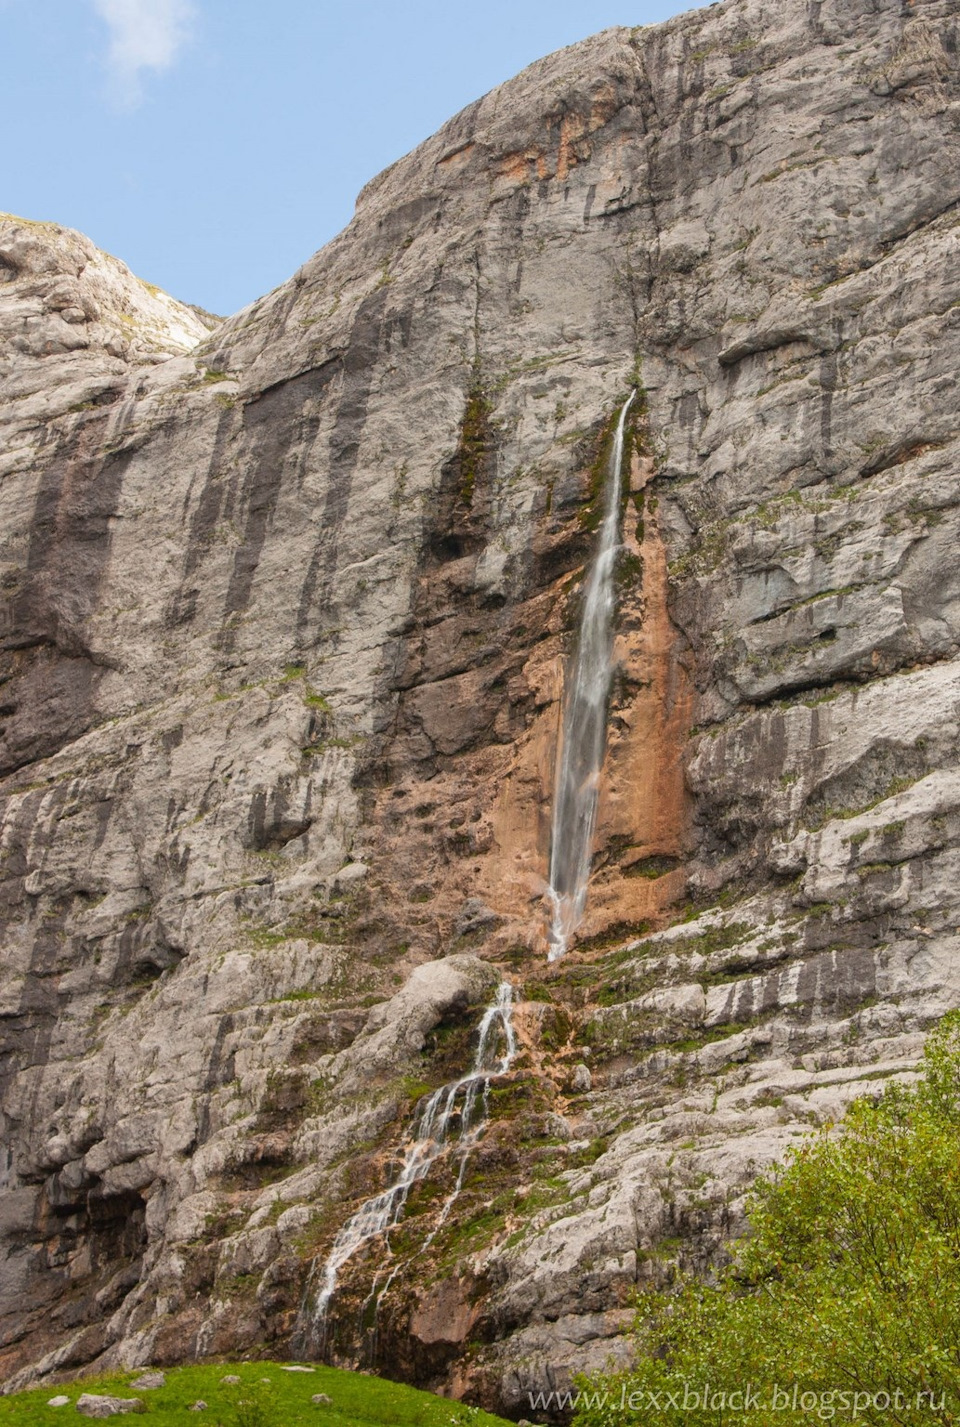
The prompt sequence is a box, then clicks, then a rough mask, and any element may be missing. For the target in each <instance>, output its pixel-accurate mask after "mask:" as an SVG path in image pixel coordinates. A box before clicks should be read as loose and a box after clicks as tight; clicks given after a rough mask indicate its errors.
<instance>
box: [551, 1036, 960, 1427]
mask: <svg viewBox="0 0 960 1427" xmlns="http://www.w3.org/2000/svg"><path fill="white" fill-rule="evenodd" d="M748 1220H749V1225H750V1231H749V1233H748V1235H747V1236H746V1237H745V1238H744V1239H743V1240H742V1241H741V1242H740V1243H739V1244H738V1245H736V1247H735V1249H734V1253H733V1259H732V1263H731V1265H730V1267H729V1268H728V1269H727V1270H726V1271H725V1272H724V1273H722V1274H721V1275H720V1276H719V1278H718V1280H717V1282H715V1283H714V1284H709V1285H708V1284H704V1283H702V1282H697V1281H694V1280H691V1279H686V1280H683V1281H682V1282H681V1283H680V1284H679V1285H678V1286H677V1287H676V1288H675V1289H674V1290H672V1291H668V1290H651V1291H649V1292H645V1293H643V1294H641V1299H640V1305H639V1311H638V1316H637V1327H636V1334H637V1344H636V1345H637V1364H636V1366H635V1368H634V1369H633V1370H631V1371H629V1372H626V1373H622V1374H620V1375H614V1376H612V1377H602V1378H597V1379H593V1380H591V1381H586V1382H581V1383H580V1384H579V1386H580V1388H581V1389H582V1392H581V1399H580V1404H581V1405H580V1407H579V1410H578V1412H577V1415H576V1418H575V1421H576V1423H577V1427H611V1425H612V1424H613V1423H622V1422H624V1421H628V1420H637V1421H642V1422H644V1423H678V1424H679V1423H683V1424H685V1427H700V1424H703V1427H706V1424H710V1427H722V1424H725V1423H731V1422H734V1421H735V1422H737V1423H744V1424H746V1423H749V1424H750V1427H792V1424H795V1423H809V1422H810V1421H811V1420H814V1421H830V1420H833V1419H837V1420H851V1421H852V1420H857V1421H859V1422H861V1423H871V1424H873V1423H876V1424H880V1423H886V1424H893V1423H905V1424H915V1423H916V1424H919V1423H925V1424H931V1423H953V1422H957V1421H960V1013H957V1012H953V1013H951V1014H950V1015H948V1016H946V1017H945V1018H944V1019H943V1021H942V1022H941V1023H940V1025H939V1027H938V1028H937V1030H936V1031H935V1032H934V1033H933V1034H932V1035H931V1037H930V1039H929V1041H928V1043H927V1048H926V1052H925V1056H924V1063H923V1069H922V1075H921V1077H920V1079H919V1081H918V1082H917V1083H916V1085H915V1086H913V1087H907V1086H903V1085H900V1084H892V1085H890V1086H888V1088H887V1090H886V1093H885V1094H884V1095H883V1096H882V1098H881V1099H880V1100H879V1101H877V1102H876V1103H874V1102H872V1101H870V1100H867V1099H864V1100H859V1101H857V1102H856V1103H855V1104H854V1105H852V1106H851V1107H850V1109H849V1111H848V1113H847V1115H846V1117H845V1119H844V1121H843V1123H842V1124H841V1125H840V1126H839V1127H838V1128H835V1129H831V1127H826V1128H825V1129H824V1130H823V1131H821V1132H820V1133H818V1134H816V1135H814V1136H811V1137H810V1138H809V1139H807V1140H805V1142H804V1143H803V1144H802V1145H801V1146H800V1147H799V1148H797V1149H795V1150H793V1151H792V1152H791V1153H790V1154H789V1155H788V1157H787V1160H786V1162H785V1163H784V1164H783V1165H782V1166H781V1167H779V1168H778V1169H776V1170H775V1171H773V1172H772V1173H770V1174H769V1175H767V1176H766V1177H764V1178H762V1179H761V1180H760V1182H759V1183H758V1184H757V1186H756V1189H755V1192H754V1195H753V1198H752V1201H751V1205H750V1208H749V1211H748ZM604 1394H605V1400H602V1399H604ZM588 1395H589V1396H588ZM704 1397H705V1400H704Z"/></svg>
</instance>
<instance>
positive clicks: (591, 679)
mask: <svg viewBox="0 0 960 1427" xmlns="http://www.w3.org/2000/svg"><path fill="white" fill-rule="evenodd" d="M635 397H636V392H635V391H634V392H631V393H630V395H629V396H628V398H627V400H626V401H625V402H624V404H623V406H622V407H621V408H620V415H619V419H618V421H617V426H616V430H615V433H614V439H613V442H612V445H611V449H610V455H609V459H608V461H607V469H606V475H605V482H604V492H603V518H602V522H601V525H600V534H599V539H598V542H597V549H596V552H595V554H594V558H593V563H592V565H591V566H590V570H589V573H588V575H587V581H586V586H585V590H584V598H583V610H582V613H581V617H580V628H579V631H578V638H577V647H576V653H575V655H574V658H573V661H572V663H571V665H570V668H569V681H568V684H567V687H566V688H565V696H564V712H563V731H562V736H561V747H560V756H559V758H558V761H557V774H556V786H555V791H554V805H553V828H552V835H551V844H550V882H549V888H548V896H549V898H550V902H551V907H552V915H551V922H550V929H549V951H548V958H549V960H550V961H555V960H556V959H557V958H558V957H560V956H562V955H563V954H564V952H565V951H566V950H567V946H568V945H569V941H570V937H571V936H572V935H573V933H574V931H575V930H576V927H577V924H578V923H579V921H580V919H581V917H582V916H583V910H584V906H585V903H586V898H587V885H588V881H589V877H590V856H591V851H592V843H593V831H594V825H595V822H596V814H597V793H598V783H599V777H600V770H601V766H602V763H603V755H604V748H605V744H606V721H607V700H608V697H609V693H610V679H611V675H612V665H611V656H612V651H613V615H614V608H615V603H616V590H615V586H614V576H615V572H616V559H617V551H618V549H619V546H620V501H621V476H622V469H623V447H624V431H625V429H626V421H627V413H628V412H629V410H630V407H631V405H632V404H633V401H634V398H635ZM516 1048H517V1047H516V1035H515V1032H514V1027H513V988H512V986H511V985H510V983H509V982H507V981H503V982H501V983H500V986H499V987H498V989H497V994H496V996H495V998H494V999H493V1001H492V1002H491V1003H490V1005H489V1006H488V1007H487V1009H486V1011H485V1012H484V1014H483V1018H482V1020H481V1022H480V1026H479V1033H478V1044H477V1050H476V1054H475V1056H474V1060H473V1065H472V1066H471V1068H470V1070H469V1071H468V1072H467V1073H466V1074H465V1075H463V1076H461V1077H460V1079H459V1080H452V1081H449V1082H448V1083H447V1084H446V1085H441V1086H440V1088H439V1090H434V1092H433V1093H432V1094H431V1095H430V1096H428V1097H427V1099H425V1100H424V1101H423V1103H422V1106H421V1108H420V1111H419V1114H418V1116H417V1118H416V1120H415V1121H414V1124H413V1128H412V1131H411V1134H410V1139H409V1141H408V1144H407V1147H406V1150H405V1152H404V1156H403V1163H402V1164H401V1166H400V1170H399V1173H398V1174H397V1176H396V1178H395V1179H394V1181H393V1183H392V1184H391V1185H390V1187H389V1188H387V1189H385V1190H383V1191H382V1193H380V1194H376V1195H374V1196H372V1197H371V1198H370V1199H367V1200H366V1201H365V1202H364V1203H363V1204H361V1205H360V1208H359V1209H358V1210H357V1211H356V1213H354V1214H353V1215H352V1216H351V1217H350V1218H349V1219H348V1220H347V1222H346V1223H345V1224H344V1225H343V1226H342V1228H341V1229H340V1231H339V1233H338V1234H337V1237H336V1238H335V1239H334V1241H333V1245H332V1247H331V1249H330V1252H329V1253H328V1255H327V1258H326V1261H325V1262H324V1264H323V1267H322V1268H321V1269H319V1270H317V1267H316V1265H315V1267H314V1272H313V1273H312V1274H311V1277H310V1281H309V1283H308V1284H307V1294H306V1299H305V1302H309V1301H310V1300H311V1299H312V1298H313V1295H314V1294H315V1295H316V1297H315V1299H314V1301H313V1308H312V1311H311V1312H310V1313H309V1323H308V1325H307V1332H308V1335H309V1337H310V1339H311V1341H313V1342H314V1343H318V1344H319V1346H320V1347H321V1349H322V1347H323V1341H324V1338H325V1335H326V1320H327V1310H328V1309H329V1306H330V1302H331V1300H332V1298H333V1296H334V1294H335V1292H336V1290H337V1283H338V1280H339V1276H340V1270H341V1269H342V1268H343V1266H344V1264H346V1263H347V1261H348V1260H349V1259H351V1258H352V1257H353V1255H354V1254H355V1253H356V1252H357V1250H358V1249H359V1248H361V1247H362V1245H363V1244H365V1243H367V1242H368V1241H369V1240H370V1239H372V1238H375V1237H376V1236H377V1235H380V1234H387V1233H388V1232H389V1230H390V1229H392V1228H393V1227H394V1226H395V1225H396V1224H397V1223H398V1222H399V1220H400V1218H401V1216H402V1214H403V1210H404V1206H405V1204H406V1202H407V1198H408V1196H409V1194H410V1191H411V1189H412V1188H413V1186H414V1185H415V1184H417V1183H418V1182H419V1181H420V1180H422V1179H424V1178H425V1177H426V1176H427V1174H428V1173H429V1172H430V1170H431V1168H432V1167H433V1165H434V1164H435V1163H436V1161H437V1160H438V1159H439V1158H440V1156H441V1155H442V1154H444V1153H445V1152H446V1151H447V1150H448V1149H449V1150H451V1151H452V1152H453V1153H455V1154H457V1155H459V1157H460V1163H459V1166H458V1170H457V1176H456V1180H455V1182H454V1187H453V1189H452V1190H451V1191H450V1193H449V1195H448V1196H447V1198H446V1200H445V1201H444V1203H443V1205H442V1207H441V1209H440V1213H439V1216H438V1218H437V1220H436V1223H435V1224H434V1227H433V1229H432V1230H431V1232H430V1233H429V1234H428V1235H427V1237H426V1239H425V1240H424V1243H423V1244H422V1245H421V1248H420V1250H419V1252H421V1253H422V1252H423V1251H424V1250H425V1249H426V1248H427V1247H428V1246H429V1245H430V1243H432V1241H433V1239H434V1238H435V1237H436V1235H437V1234H438V1232H439V1231H440V1228H441V1227H442V1225H443V1224H444V1222H445V1221H446V1219H447V1216H448V1215H449V1213H450V1210H451V1209H452V1207H453V1205H454V1203H455V1201H456V1199H457V1196H458V1195H459V1193H460V1190H461V1188H462V1186H463V1181H464V1176H465V1174H466V1169H467V1164H468V1162H469V1159H470V1153H471V1150H472V1149H473V1147H474V1145H475V1144H476V1143H477V1141H478V1139H479V1138H480V1136H481V1134H482V1132H483V1128H484V1126H485V1124H486V1120H487V1112H488V1099H489V1090H490V1080H491V1078H492V1077H493V1076H495V1075H505V1074H506V1073H507V1071H509V1069H510V1067H511V1065H512V1063H513V1059H514V1056H515V1055H516ZM398 1268H399V1264H397V1265H395V1266H394V1268H393V1269H392V1270H391V1272H390V1273H389V1275H388V1277H387V1280H386V1283H385V1284H384V1287H383V1289H382V1290H381V1291H380V1293H379V1295H377V1288H376V1280H374V1287H373V1289H372V1290H371V1293H370V1296H369V1298H368V1299H367V1303H366V1304H365V1305H364V1306H365V1307H366V1306H368V1305H369V1304H370V1302H371V1301H373V1302H374V1309H375V1310H376V1305H377V1303H378V1302H379V1301H380V1300H382V1298H383V1297H384V1295H385V1293H386V1291H387V1289H388V1288H389V1286H390V1284H391V1283H392V1281H393V1279H394V1277H395V1275H396V1273H397V1270H398Z"/></svg>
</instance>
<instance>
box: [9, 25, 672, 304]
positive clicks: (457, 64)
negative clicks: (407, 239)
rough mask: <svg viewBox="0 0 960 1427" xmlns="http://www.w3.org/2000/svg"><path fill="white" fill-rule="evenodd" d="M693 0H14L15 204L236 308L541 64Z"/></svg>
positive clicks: (181, 287)
mask: <svg viewBox="0 0 960 1427" xmlns="http://www.w3.org/2000/svg"><path fill="white" fill-rule="evenodd" d="M685 8H689V6H688V5H684V4H683V3H682V0H681V3H677V0H593V3H587V0H482V3H479V4H470V5H458V4H457V3H456V0H448V2H447V3H440V0H399V3H398V0H393V3H383V0H353V3H352V4H350V3H337V4H333V3H330V0H273V3H272V4H264V3H263V0H0V34H2V44H0V87H2V92H3V94H4V98H5V104H4V109H5V113H6V115H7V126H6V133H5V142H4V144H3V146H2V159H0V174H2V178H3V182H2V185H0V209H3V210H6V211H8V212H12V213H18V214H21V215H23V216H24V217H28V218H41V219H51V220H53V221H55V222H58V223H64V224H67V225H69V226H70V227H74V228H79V229H81V231H83V232H85V233H87V234H88V235H89V236H90V237H91V238H92V239H93V240H94V242H96V243H98V244H99V245H100V246H101V247H102V248H106V249H107V251H108V252H111V253H114V254H116V256H117V257H120V258H123V260H124V261H125V262H127V263H129V265H130V266H131V267H132V268H133V270H134V271H135V272H136V273H138V274H139V275H140V276H141V277H143V278H145V279H147V280H148V281H149V282H155V283H158V284H159V285H160V286H161V287H164V288H166V289H167V291H168V292H172V293H173V294H174V295H175V296H176V297H179V298H182V299H183V300H184V301H187V302H195V303H198V304H200V305H201V306H203V307H206V308H209V309H210V310H211V311H214V312H220V313H223V314H226V313H230V312H233V311H235V310H236V309H237V308H239V307H242V306H243V305H244V304H245V303H247V302H251V301H252V300H253V299H254V298H255V297H257V296H258V295H260V294H261V293H263V292H266V291H268V290H269V289H270V288H271V287H274V286H276V285H277V284H278V283H280V282H283V281H284V280H285V279H286V278H287V277H289V276H290V274H291V273H292V272H293V271H294V270H295V269H296V268H297V267H298V266H299V264H300V263H301V262H303V261H304V259H306V258H307V257H309V255H310V254H311V253H312V252H314V251H315V250H316V249H317V248H319V247H321V246H322V245H323V244H324V243H325V242H326V241H327V240H328V239H329V238H331V237H332V236H333V235H334V234H335V233H336V232H338V231H339V229H341V228H342V227H343V226H344V224H345V223H346V222H347V221H348V220H349V218H350V215H351V213H352V211H353V202H354V198H355V197H356V194H357V191H358V190H359V189H360V188H361V187H362V185H363V184H364V183H365V182H366V181H367V180H368V179H369V178H371V177H372V176H373V175H374V174H375V173H377V172H379V170H380V169H382V168H384V167H385V166H386V165H387V164H389V163H392V162H393V160H394V159H396V158H399V157H400V155H401V154H403V153H406V151H407V150H408V149H410V148H412V147H413V146H414V145H415V144H417V143H419V142H420V140H421V139H424V138H426V137H427V135H429V134H431V133H432V132H433V131H434V129H436V128H437V127H438V126H439V125H440V124H442V123H443V121H444V120H445V119H447V118H448V117H449V116H450V115H451V114H453V113H455V112H456V111H457V110H458V109H461V108H463V106H464V105H465V104H468V103H470V101H471V100H473V99H475V98H477V97H478V96H479V95H481V94H483V93H485V92H486V91H487V90H488V89H491V88H492V87H493V86H494V85H495V84H499V83H500V81H501V80H504V79H507V78H509V77H510V75H512V74H515V73H516V72H517V71H518V70H520V69H522V68H523V66H524V65H526V64H529V63H530V62H531V61H532V60H534V59H537V58H539V56H541V55H544V54H547V53H549V52H550V51H551V50H554V49H559V48H560V47H561V46H562V45H566V44H571V43H573V41H575V40H578V39H583V38H584V37H585V36H587V35H590V34H593V33H594V32H595V31H597V30H601V29H603V28H605V27H606V26H608V25H639V24H650V23H653V22H654V21H656V20H661V19H665V18H666V17H667V16H669V15H672V14H676V13H677V12H678V11H679V10H681V9H685Z"/></svg>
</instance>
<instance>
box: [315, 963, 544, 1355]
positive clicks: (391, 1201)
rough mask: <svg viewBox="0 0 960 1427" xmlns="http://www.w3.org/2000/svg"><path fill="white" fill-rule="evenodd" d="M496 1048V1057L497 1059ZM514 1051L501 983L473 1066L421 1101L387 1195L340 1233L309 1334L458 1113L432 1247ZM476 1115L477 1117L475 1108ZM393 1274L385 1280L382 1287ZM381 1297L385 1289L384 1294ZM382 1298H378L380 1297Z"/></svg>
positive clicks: (398, 1211) (508, 1003)
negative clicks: (451, 1179) (497, 1079)
mask: <svg viewBox="0 0 960 1427" xmlns="http://www.w3.org/2000/svg"><path fill="white" fill-rule="evenodd" d="M501 1043H502V1051H501V1053H500V1054H499V1055H498V1050H500V1047H501ZM516 1051H517V1041H516V1033H515V1031H514V1028H513V987H512V986H511V985H510V983H509V982H507V981H503V982H501V984H500V986H499V987H498V988H497V994H496V996H495V997H494V999H493V1001H491V1003H490V1005H489V1006H488V1007H487V1009H486V1010H485V1011H484V1013H483V1019H482V1020H481V1022H480V1027H479V1041H478V1044H477V1051H476V1055H475V1056H474V1058H473V1065H472V1067H471V1068H470V1070H469V1071H468V1072H467V1074H466V1075H462V1076H461V1077H460V1079H459V1080H452V1081H450V1082H449V1083H448V1084H447V1085H441V1087H440V1089H439V1090H435V1091H434V1092H433V1094H432V1095H430V1096H429V1098H428V1099H427V1100H426V1102H425V1103H424V1105H423V1108H422V1110H421V1111H420V1114H419V1116H418V1117H417V1120H416V1122H415V1124H414V1127H413V1134H412V1137H411V1140H410V1143H409V1145H408V1146H407V1151H406V1154H405V1155H404V1158H403V1164H402V1165H401V1168H400V1173H399V1174H398V1175H397V1178H396V1179H395V1180H394V1182H393V1184H392V1185H391V1186H390V1187H389V1189H385V1190H384V1191H383V1193H382V1194H377V1195H374V1197H373V1198H371V1199H368V1200H366V1202H365V1203H363V1204H361V1205H360V1208H359V1209H358V1210H357V1212H356V1213H355V1214H354V1215H352V1217H351V1218H349V1219H348V1220H347V1222H346V1223H345V1224H344V1225H343V1227H342V1228H341V1229H340V1232H339V1233H338V1234H337V1237H336V1238H335V1239H334V1241H333V1246H332V1248H331V1249H330V1252H329V1254H328V1255H327V1259H326V1262H325V1264H324V1266H323V1269H322V1270H321V1277H320V1291H319V1293H318V1294H317V1299H316V1303H315V1305H314V1309H313V1314H312V1329H313V1333H314V1334H315V1335H317V1336H319V1337H320V1338H321V1339H322V1337H323V1333H324V1328H325V1323H326V1315H327V1309H328V1307H329V1306H330V1300H331V1299H332V1298H333V1295H334V1293H335V1292H336V1288H337V1280H338V1278H339V1275H340V1270H341V1269H342V1268H343V1266H344V1264H345V1263H346V1262H347V1260H348V1259H350V1258H352V1257H353V1255H354V1254H355V1253H356V1252H357V1250H358V1249H359V1248H360V1247H361V1245H362V1244H365V1243H366V1242H367V1241H368V1239H372V1238H374V1237H376V1235H378V1234H385V1233H386V1232H387V1231H388V1230H389V1229H392V1228H393V1226H394V1225H395V1224H397V1223H398V1222H399V1220H400V1217H401V1215H402V1213H403V1209H404V1205H405V1204H406V1202H407V1196H408V1195H409V1193H410V1190H411V1189H412V1188H413V1186H414V1185H415V1184H417V1183H418V1182H419V1181H420V1180H421V1179H423V1178H425V1177H426V1175H427V1174H428V1173H429V1171H430V1169H431V1167H432V1166H433V1164H434V1162H435V1161H436V1160H437V1159H438V1158H439V1156H440V1155H441V1154H442V1153H443V1151H444V1150H445V1149H446V1148H447V1146H448V1144H449V1143H450V1141H451V1138H452V1137H451V1134H450V1130H451V1124H452V1123H453V1122H454V1120H455V1117H456V1114H457V1111H458V1110H459V1124H458V1126H457V1133H456V1138H455V1140H454V1141H453V1142H454V1143H455V1144H456V1146H457V1148H458V1149H459V1150H460V1154H461V1157H460V1166H459V1170H458V1173H457V1179H456V1183H455V1185H454V1188H453V1190H452V1191H451V1193H450V1195H449V1196H448V1197H447V1200H446V1202H445V1203H444V1205H443V1208H442V1209H441V1211H440V1218H439V1220H438V1222H437V1224H436V1226H435V1228H434V1229H433V1232H432V1233H431V1234H430V1235H429V1237H428V1238H427V1240H426V1241H425V1242H424V1244H423V1245H422V1246H421V1250H420V1252H421V1253H422V1252H423V1250H424V1249H425V1248H426V1247H427V1245H428V1244H429V1243H431V1242H432V1240H433V1238H434V1236H435V1235H436V1233H437V1232H438V1230H439V1228H440V1226H441V1225H442V1224H443V1223H444V1221H445V1220H446V1218H447V1215H448V1214H449V1212H450V1209H451V1208H452V1206H453V1203H454V1201H455V1199H456V1198H457V1195H458V1194H459V1193H460V1189H461V1187H462V1185H463V1180H464V1175H465V1172H466V1166H467V1159H468V1157H469V1154H470V1151H471V1150H472V1148H473V1146H474V1145H475V1144H476V1142H477V1140H478V1139H479V1136H480V1133H481V1132H482V1130H483V1126H484V1124H485V1122H486V1118H487V1095H488V1091H489V1087H490V1079H491V1077H492V1076H494V1075H505V1074H506V1073H507V1071H508V1070H509V1069H510V1066H511V1064H512V1062H513V1058H514V1056H515V1055H516ZM478 1100H479V1102H480V1105H481V1107H482V1108H481V1112H480V1113H479V1114H478V1113H477V1102H478ZM395 1273H396V1269H394V1273H392V1274H391V1275H390V1279H388V1282H387V1285H386V1286H387V1287H389V1284H390V1282H391V1281H392V1279H393V1277H394V1275H395ZM384 1292H386V1288H385V1289H384ZM380 1297H381V1298H382V1297H383V1294H381V1295H380Z"/></svg>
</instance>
